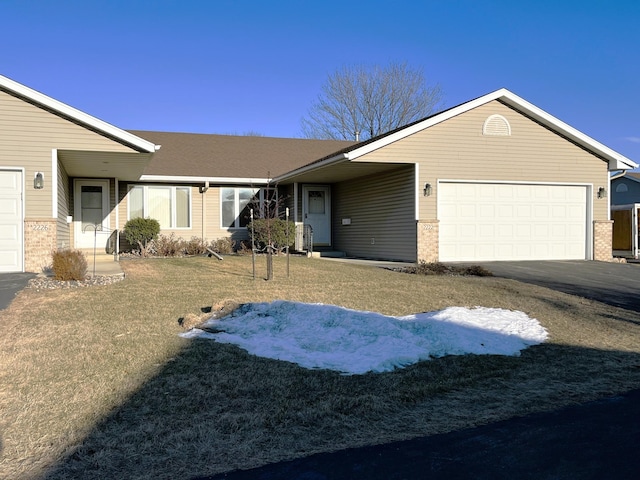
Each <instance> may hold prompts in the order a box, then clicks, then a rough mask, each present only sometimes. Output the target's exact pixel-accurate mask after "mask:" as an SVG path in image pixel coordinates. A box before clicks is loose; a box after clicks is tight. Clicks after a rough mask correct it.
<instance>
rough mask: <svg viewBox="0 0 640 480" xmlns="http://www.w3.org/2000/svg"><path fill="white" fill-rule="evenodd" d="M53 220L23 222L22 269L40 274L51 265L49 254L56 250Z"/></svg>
mask: <svg viewBox="0 0 640 480" xmlns="http://www.w3.org/2000/svg"><path fill="white" fill-rule="evenodd" d="M56 243H57V236H56V220H55V219H27V220H25V221H24V269H25V271H27V272H37V273H39V272H41V271H42V269H43V268H45V267H47V266H49V265H51V252H52V251H53V250H54V249H55V248H56Z"/></svg>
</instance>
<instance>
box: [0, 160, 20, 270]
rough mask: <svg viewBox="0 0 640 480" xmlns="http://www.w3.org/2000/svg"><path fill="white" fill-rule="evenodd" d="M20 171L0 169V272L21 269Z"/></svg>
mask: <svg viewBox="0 0 640 480" xmlns="http://www.w3.org/2000/svg"><path fill="white" fill-rule="evenodd" d="M22 239H23V219H22V172H21V171H19V170H0V272H21V271H22V270H23V264H22V258H23V248H24V245H23V240H22Z"/></svg>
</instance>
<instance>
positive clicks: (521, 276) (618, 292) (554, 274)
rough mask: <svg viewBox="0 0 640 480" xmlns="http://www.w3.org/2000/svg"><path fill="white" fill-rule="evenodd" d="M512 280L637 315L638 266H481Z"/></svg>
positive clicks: (542, 263)
mask: <svg viewBox="0 0 640 480" xmlns="http://www.w3.org/2000/svg"><path fill="white" fill-rule="evenodd" d="M480 265H482V266H483V267H485V268H486V269H488V270H489V271H491V272H493V274H494V275H495V276H496V277H504V278H511V279H514V280H518V281H520V282H525V283H532V284H535V285H540V286H543V287H547V288H551V289H553V290H557V291H560V292H565V293H569V294H571V295H578V296H580V297H584V298H589V299H591V300H597V301H598V302H602V303H606V304H608V305H612V306H614V307H622V308H625V309H627V310H633V311H636V312H640V264H632V263H609V262H590V261H580V260H575V261H532V262H482V263H480Z"/></svg>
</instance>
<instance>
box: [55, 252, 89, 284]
mask: <svg viewBox="0 0 640 480" xmlns="http://www.w3.org/2000/svg"><path fill="white" fill-rule="evenodd" d="M51 258H52V263H51V270H52V271H53V278H54V279H56V280H64V281H69V280H84V279H85V277H86V276H87V259H86V258H85V256H84V254H83V253H82V252H81V251H80V250H68V249H65V250H55V251H53V252H51Z"/></svg>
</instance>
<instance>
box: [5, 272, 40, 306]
mask: <svg viewBox="0 0 640 480" xmlns="http://www.w3.org/2000/svg"><path fill="white" fill-rule="evenodd" d="M35 276H36V274H35V273H0V310H4V309H5V308H7V307H8V306H9V304H10V303H11V301H12V300H13V298H14V297H15V296H16V293H18V292H19V291H20V290H22V289H23V288H24V287H26V286H27V283H29V280H31V279H32V278H33V277H35Z"/></svg>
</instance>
